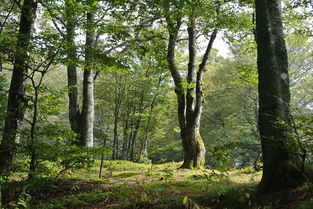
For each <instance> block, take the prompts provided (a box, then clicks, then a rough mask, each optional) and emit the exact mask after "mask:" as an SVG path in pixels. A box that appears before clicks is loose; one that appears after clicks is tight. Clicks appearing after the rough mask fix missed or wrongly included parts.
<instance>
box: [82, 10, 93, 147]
mask: <svg viewBox="0 0 313 209" xmlns="http://www.w3.org/2000/svg"><path fill="white" fill-rule="evenodd" d="M94 46H95V29H94V14H93V12H92V11H90V12H87V30H86V49H85V69H84V80H83V106H82V114H81V135H80V143H81V145H82V146H86V147H93V122H94V73H93V52H94Z"/></svg>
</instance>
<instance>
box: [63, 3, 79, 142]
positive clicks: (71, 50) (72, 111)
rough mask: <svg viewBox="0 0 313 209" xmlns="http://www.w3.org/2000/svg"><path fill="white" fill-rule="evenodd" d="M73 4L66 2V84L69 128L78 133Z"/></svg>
mask: <svg viewBox="0 0 313 209" xmlns="http://www.w3.org/2000/svg"><path fill="white" fill-rule="evenodd" d="M72 9H73V5H71V4H70V3H68V2H66V20H67V22H66V44H67V46H66V54H67V62H66V65H67V80H68V82H67V86H68V98H69V120H70V125H71V129H72V131H73V132H75V133H76V134H77V135H78V136H79V135H80V109H79V101H78V89H77V85H78V84H77V72H76V71H77V68H76V67H77V65H76V63H77V52H76V44H75V41H74V39H75V17H74V16H73V10H72Z"/></svg>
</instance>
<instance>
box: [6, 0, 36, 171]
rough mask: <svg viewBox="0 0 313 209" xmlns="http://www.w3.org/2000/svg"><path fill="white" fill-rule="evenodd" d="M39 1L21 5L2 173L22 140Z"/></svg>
mask: <svg viewBox="0 0 313 209" xmlns="http://www.w3.org/2000/svg"><path fill="white" fill-rule="evenodd" d="M36 9H37V2H36V1H35V0H24V4H23V6H22V8H21V18H20V27H19V32H18V39H17V45H16V48H17V49H18V50H17V51H16V52H15V59H14V60H15V62H14V67H13V74H12V78H11V85H10V90H9V96H8V105H7V112H6V118H5V125H4V130H3V138H2V141H1V145H0V173H2V172H5V171H9V170H10V166H11V164H12V162H13V160H14V157H15V154H16V149H17V148H16V144H18V143H19V134H20V127H21V123H22V121H23V117H24V109H25V104H26V100H25V98H24V94H25V79H26V74H27V69H28V67H27V60H28V53H27V51H28V49H29V44H30V40H31V30H32V27H33V24H34V20H35V16H36Z"/></svg>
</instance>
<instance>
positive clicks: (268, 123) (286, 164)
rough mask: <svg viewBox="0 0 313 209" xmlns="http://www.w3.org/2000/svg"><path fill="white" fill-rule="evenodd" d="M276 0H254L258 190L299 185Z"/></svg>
mask: <svg viewBox="0 0 313 209" xmlns="http://www.w3.org/2000/svg"><path fill="white" fill-rule="evenodd" d="M280 6H281V5H280V1H279V0H268V1H264V0H256V1H255V7H256V41H257V52H258V60H257V65H258V74H259V84H258V91H259V130H260V137H261V145H262V152H263V163H264V165H263V176H262V180H261V182H260V184H259V186H258V192H259V193H269V192H276V191H279V190H284V189H288V188H293V187H296V186H299V185H300V184H301V183H302V180H303V174H302V172H303V170H302V169H303V163H304V161H303V159H301V149H300V146H299V144H298V142H297V141H296V140H295V139H294V138H292V137H290V136H289V135H288V132H291V130H290V127H291V119H290V110H289V102H290V90H289V75H288V59H287V50H286V47H285V41H284V37H283V25H282V20H281V12H280V10H281V8H280Z"/></svg>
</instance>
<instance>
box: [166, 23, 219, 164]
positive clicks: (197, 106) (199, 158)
mask: <svg viewBox="0 0 313 209" xmlns="http://www.w3.org/2000/svg"><path fill="white" fill-rule="evenodd" d="M167 23H168V29H169V43H168V53H167V61H168V64H169V68H170V71H171V74H172V77H173V80H174V84H175V93H176V95H177V104H178V120H179V125H180V131H181V132H180V135H181V138H182V144H183V150H184V162H183V164H182V166H181V168H188V169H194V168H195V169H198V168H202V167H203V166H204V163H205V146H204V143H203V140H202V138H201V136H200V131H199V128H200V118H201V114H202V106H203V90H202V77H203V73H204V72H205V67H206V64H207V61H208V57H209V54H210V52H211V49H212V46H213V42H214V40H215V38H216V34H217V30H214V31H213V32H212V34H211V38H210V41H209V44H208V46H207V49H206V52H205V54H204V56H203V58H202V62H201V64H200V65H199V70H198V72H197V71H196V64H197V63H196V59H197V53H196V52H197V47H196V37H197V36H196V28H195V27H196V20H195V18H194V17H191V18H190V22H189V25H188V28H187V31H188V39H189V63H188V72H187V89H186V93H185V90H184V87H183V86H182V81H183V80H182V76H181V75H180V73H179V70H178V68H177V66H176V63H175V45H176V41H177V36H178V31H179V28H180V25H181V20H180V19H177V21H176V24H174V23H173V21H171V20H170V19H167Z"/></svg>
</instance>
